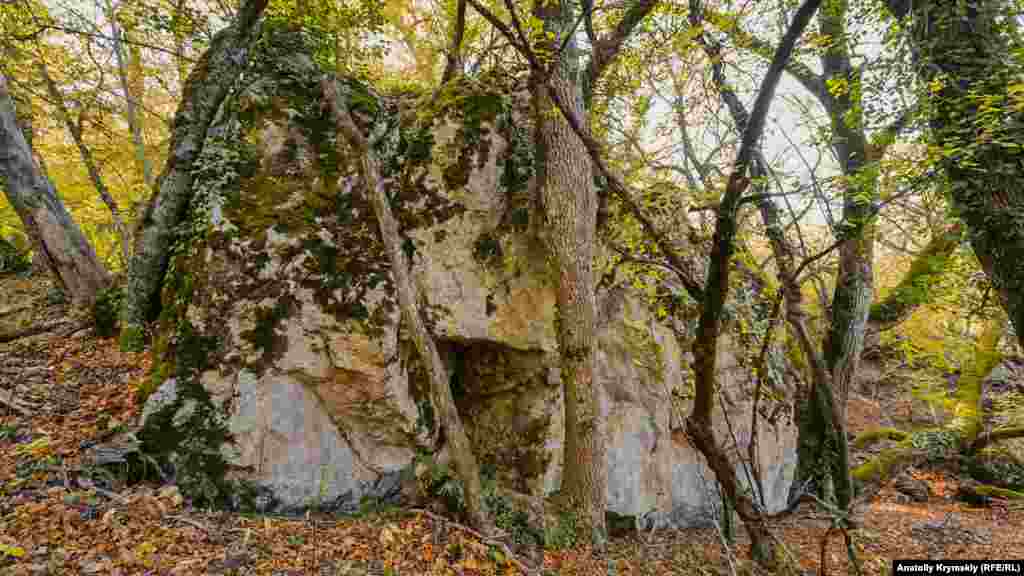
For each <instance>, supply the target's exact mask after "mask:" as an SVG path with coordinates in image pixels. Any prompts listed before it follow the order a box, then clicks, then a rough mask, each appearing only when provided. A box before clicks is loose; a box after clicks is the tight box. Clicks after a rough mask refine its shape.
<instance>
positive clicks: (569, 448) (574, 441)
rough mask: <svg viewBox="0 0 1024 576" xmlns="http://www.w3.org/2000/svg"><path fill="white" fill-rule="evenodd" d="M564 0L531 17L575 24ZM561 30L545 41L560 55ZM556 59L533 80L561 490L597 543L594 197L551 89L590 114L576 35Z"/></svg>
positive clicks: (602, 489)
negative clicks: (556, 376) (558, 393)
mask: <svg viewBox="0 0 1024 576" xmlns="http://www.w3.org/2000/svg"><path fill="white" fill-rule="evenodd" d="M572 12H573V9H572V5H571V4H570V3H567V2H543V3H538V4H535V6H534V15H535V16H536V17H538V18H539V19H540V20H541V21H543V22H544V23H545V29H547V30H550V31H557V30H565V29H567V28H566V22H570V23H571V22H572V20H573V16H572ZM560 44H561V43H560V41H559V40H558V35H557V34H556V35H555V36H553V37H552V40H551V41H550V42H548V45H547V46H546V47H545V48H546V49H547V50H551V51H552V52H551V53H552V54H557V50H558V48H559V46H560ZM557 58H558V60H557V61H556V62H554V63H553V68H552V74H551V76H550V78H548V80H547V82H543V81H541V80H540V79H539V78H538V79H536V81H535V82H534V90H533V98H534V106H535V113H536V118H537V134H536V141H537V148H538V152H539V153H538V158H537V166H538V179H539V183H540V194H541V203H542V205H543V207H544V217H545V230H544V234H545V235H546V242H547V244H548V247H549V250H550V252H551V256H552V264H553V266H554V269H555V275H556V280H557V282H556V285H557V290H558V292H557V298H556V306H557V312H556V313H557V317H556V330H557V338H558V348H559V354H560V356H561V376H562V389H563V392H564V405H565V447H564V448H565V452H564V463H563V469H562V487H561V496H562V497H563V500H564V502H565V504H566V505H567V506H569V508H570V509H572V510H576V511H577V513H578V521H579V528H580V530H581V531H582V532H583V533H585V532H586V531H588V530H589V532H590V533H589V535H588V536H589V537H590V539H591V542H592V544H593V545H594V547H595V548H597V549H604V547H605V546H606V545H607V539H608V533H607V527H606V524H605V508H606V504H607V500H608V494H607V482H608V480H607V475H608V472H607V458H606V447H605V437H604V434H605V430H604V429H605V425H604V419H603V417H602V415H601V404H600V394H601V390H600V387H599V386H598V384H597V382H595V380H594V375H595V362H596V347H595V329H596V326H597V323H596V317H597V312H596V300H595V295H594V287H595V286H594V244H595V241H596V236H597V195H596V193H595V191H594V181H593V176H592V172H591V164H590V159H589V158H588V155H587V151H586V148H585V147H584V146H583V143H582V142H581V141H580V139H579V138H577V137H576V135H575V134H574V133H573V130H572V128H571V127H570V126H569V124H568V123H567V122H566V119H565V118H564V117H562V116H560V115H555V116H552V115H550V111H551V110H552V109H553V108H554V106H553V102H552V100H551V95H550V93H551V92H557V93H558V98H559V99H560V100H561V101H562V102H564V103H565V104H566V105H567V106H569V107H570V108H571V110H572V113H573V114H575V115H576V116H577V117H579V118H585V117H586V115H585V111H584V109H583V95H582V92H581V90H580V87H579V86H578V85H577V84H576V82H574V81H573V79H574V78H576V77H577V76H578V72H579V62H578V55H577V54H576V47H575V44H574V41H573V40H571V39H570V40H569V41H568V43H567V44H566V48H565V51H564V53H563V54H561V55H560V56H557Z"/></svg>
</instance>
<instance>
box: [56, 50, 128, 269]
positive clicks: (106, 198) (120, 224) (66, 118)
mask: <svg viewBox="0 0 1024 576" xmlns="http://www.w3.org/2000/svg"><path fill="white" fill-rule="evenodd" d="M37 68H38V70H39V74H40V75H41V76H42V77H43V83H44V84H46V91H47V93H49V95H50V99H52V100H53V105H54V107H55V108H56V109H57V113H58V114H59V115H60V118H61V121H63V122H64V126H65V127H67V129H68V133H69V134H71V140H72V141H73V142H74V143H75V146H76V147H77V148H78V153H79V155H80V156H81V157H82V163H83V164H85V170H86V172H88V173H89V179H90V180H92V185H93V186H94V187H95V188H96V192H97V193H99V195H100V199H101V200H103V203H104V204H106V205H107V209H109V210H110V217H111V218H112V219H113V221H114V229H115V231H116V232H117V237H118V240H119V241H120V244H121V258H122V261H123V262H124V264H125V265H127V264H128V258H129V255H130V248H129V244H128V242H129V240H128V228H127V226H125V224H124V219H123V218H122V217H121V209H120V207H119V206H118V205H117V200H114V197H113V196H111V195H110V189H109V188H107V185H106V183H105V182H104V181H103V176H102V175H101V174H100V169H99V166H97V165H96V160H95V159H94V158H93V156H92V150H91V149H89V146H88V145H86V143H85V137H84V136H83V134H82V125H81V123H79V122H75V121H74V119H73V118H72V117H71V111H70V110H68V107H67V105H66V104H65V103H64V95H63V94H61V92H60V89H59V88H57V83H56V82H54V81H53V77H52V76H50V70H49V68H48V67H47V66H46V62H44V61H43V59H42V55H41V54H40V55H39V62H38V64H37Z"/></svg>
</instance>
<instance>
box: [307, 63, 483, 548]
mask: <svg viewBox="0 0 1024 576" xmlns="http://www.w3.org/2000/svg"><path fill="white" fill-rule="evenodd" d="M323 92H324V99H325V100H326V101H327V105H328V106H329V108H330V110H331V115H332V117H333V119H334V122H335V124H336V125H337V127H338V132H339V133H341V134H344V135H345V138H346V140H347V141H348V143H349V146H350V147H351V148H352V149H353V150H355V151H356V153H358V154H359V158H360V173H361V175H362V177H363V180H364V182H365V184H366V194H367V195H368V196H369V201H370V204H371V205H372V206H373V212H374V214H375V215H376V217H377V224H378V226H379V227H380V236H381V241H382V242H383V243H384V245H385V247H386V248H387V252H388V256H389V258H390V260H391V275H392V276H393V277H394V279H395V287H396V290H397V292H398V304H399V307H400V309H401V314H402V321H403V322H404V323H405V325H406V326H407V327H408V328H409V332H410V333H411V335H412V340H413V343H414V344H415V345H416V351H417V352H419V355H420V358H421V359H422V360H423V363H424V364H425V365H426V368H427V373H428V374H429V377H430V391H431V396H433V400H434V410H436V411H437V415H438V417H439V418H440V421H441V425H442V426H443V427H444V430H445V438H446V439H447V441H448V447H449V448H450V450H451V456H452V461H453V462H454V463H455V472H456V474H458V477H459V480H460V481H461V482H462V488H463V495H464V496H465V501H466V512H467V514H468V515H469V518H470V523H471V524H472V525H473V526H474V527H475V528H477V529H479V530H482V531H484V532H485V533H491V532H492V531H493V528H494V524H493V522H492V520H491V518H490V515H489V514H488V511H487V509H486V507H485V505H484V499H483V484H482V483H481V480H480V467H479V466H478V465H477V460H476V456H475V455H474V453H473V446H472V444H471V443H470V441H469V437H468V436H467V435H466V430H465V428H464V427H463V426H462V419H461V418H460V417H459V411H458V409H457V408H456V406H455V398H453V397H452V390H451V386H450V384H449V382H448V371H447V369H446V368H445V366H444V363H443V362H442V361H441V356H440V354H438V352H437V346H436V345H435V343H434V338H433V336H431V334H430V331H429V330H427V326H426V324H425V323H424V322H423V318H422V317H421V316H420V311H419V303H420V295H419V289H418V287H417V286H416V284H415V282H414V281H413V279H412V277H411V276H410V274H409V268H410V265H409V258H408V257H407V256H406V254H405V251H404V250H403V249H402V236H401V233H400V230H399V228H398V222H397V221H396V220H395V217H394V216H393V215H392V213H391V205H390V204H389V201H388V198H387V194H386V193H385V191H384V182H383V180H382V178H381V175H380V165H379V162H378V160H377V157H376V154H375V153H374V151H373V149H372V148H371V147H370V145H369V143H367V141H366V138H365V137H364V136H363V134H362V133H361V132H360V131H359V128H358V127H356V124H355V122H354V121H353V120H352V116H351V114H350V113H349V111H348V102H347V101H346V100H347V98H346V96H345V94H344V92H343V89H339V85H338V82H337V81H334V80H324V82H323Z"/></svg>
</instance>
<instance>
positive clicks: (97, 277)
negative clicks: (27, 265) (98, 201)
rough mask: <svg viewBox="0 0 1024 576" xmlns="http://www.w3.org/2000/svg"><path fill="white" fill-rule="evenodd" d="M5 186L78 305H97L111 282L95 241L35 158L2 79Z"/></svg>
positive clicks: (0, 170) (0, 146) (0, 168)
mask: <svg viewBox="0 0 1024 576" xmlns="http://www.w3.org/2000/svg"><path fill="white" fill-rule="evenodd" d="M0 186H2V187H3V189H4V193H5V194H6V196H7V199H8V201H10V203H11V205H12V206H13V207H14V210H15V212H17V213H18V217H19V218H21V221H22V223H23V224H24V226H25V229H26V230H27V231H29V234H30V235H32V236H33V237H34V239H35V240H36V242H37V247H38V248H39V249H40V250H41V251H42V252H43V253H44V254H45V257H46V260H47V264H48V265H49V267H50V269H51V270H52V271H53V273H54V275H55V276H56V277H57V279H58V280H59V281H60V283H61V284H62V285H63V286H64V289H65V291H66V292H67V294H68V295H69V296H70V297H71V300H72V301H73V302H74V303H75V304H76V305H84V306H88V305H91V304H92V303H93V302H94V301H95V300H96V296H97V294H99V292H100V291H101V290H103V289H104V288H106V287H107V285H108V284H109V282H110V277H109V274H108V273H107V270H106V269H105V268H104V267H103V264H102V263H100V261H99V259H98V258H96V252H94V251H93V249H92V246H91V245H90V244H89V241H88V240H87V239H86V238H85V236H84V235H83V234H82V231H81V230H80V229H79V228H78V225H77V224H75V221H74V220H72V218H71V214H69V213H68V211H67V209H66V208H65V207H64V203H63V202H61V200H60V197H58V196H57V191H56V190H54V188H53V184H52V183H51V182H50V181H49V179H47V178H45V177H44V176H43V175H42V173H41V172H40V170H39V167H38V166H37V165H36V163H35V161H34V160H33V158H32V149H31V148H29V145H28V142H26V141H25V137H24V135H23V134H22V132H21V129H20V128H19V126H18V122H17V118H16V116H15V110H14V104H13V102H12V101H11V98H10V94H9V93H8V91H7V79H6V78H5V77H4V76H2V75H0Z"/></svg>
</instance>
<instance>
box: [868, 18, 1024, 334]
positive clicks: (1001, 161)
mask: <svg viewBox="0 0 1024 576" xmlns="http://www.w3.org/2000/svg"><path fill="white" fill-rule="evenodd" d="M888 5H889V8H890V10H891V11H892V12H893V14H894V15H895V16H896V17H897V18H910V19H911V20H912V28H911V29H912V31H913V32H912V33H913V45H914V48H915V52H916V54H915V55H916V57H917V60H918V61H919V64H918V67H917V69H918V78H919V79H920V80H921V84H922V85H923V86H927V87H928V89H929V92H930V94H932V97H931V101H930V103H929V106H928V112H929V123H930V126H931V129H932V139H933V141H934V143H935V145H936V147H938V148H940V149H942V150H943V151H944V158H943V160H942V167H943V169H944V171H945V175H946V177H947V179H948V181H949V182H948V184H949V190H950V196H951V201H952V205H953V207H954V210H955V211H956V213H957V214H958V215H959V217H960V218H961V219H962V220H963V222H964V223H965V224H966V226H967V229H968V239H969V240H970V242H971V246H972V248H973V249H974V253H975V255H976V256H977V257H978V260H979V262H981V266H982V268H983V270H984V271H985V273H986V274H987V275H988V278H989V280H990V281H991V282H992V286H993V287H994V288H995V291H996V293H997V294H998V295H999V299H1000V301H1001V304H1002V306H1003V308H1004V309H1005V310H1006V313H1007V315H1008V316H1009V318H1010V321H1011V322H1012V323H1013V326H1014V328H1015V331H1016V333H1017V339H1018V341H1019V342H1021V343H1022V344H1024V267H1022V266H1021V262H1024V216H1022V214H1024V187H1022V184H1021V183H1022V182H1024V149H1022V148H1021V146H1020V142H1021V141H1022V140H1024V122H1022V119H1024V118H1022V117H1024V112H1022V111H1021V109H1020V106H1019V103H1020V98H1019V97H1014V96H1012V94H1013V92H1012V91H1010V90H1008V89H1007V87H1011V86H1019V85H1020V77H1021V73H1022V72H1021V68H1022V67H1021V62H1020V59H1019V58H1017V57H1015V56H1014V54H1013V50H1012V48H1015V47H1014V46H1011V38H1013V37H1014V36H1015V35H1014V34H1011V30H1010V27H1014V26H1016V16H1015V14H1016V13H1015V12H1014V11H1013V10H1010V8H1011V7H1010V6H1008V5H1007V4H1006V3H1004V2H1001V1H998V0H978V1H977V2H970V3H965V2H959V1H956V0H931V1H924V2H913V3H910V2H905V1H903V0H889V1H888Z"/></svg>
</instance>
